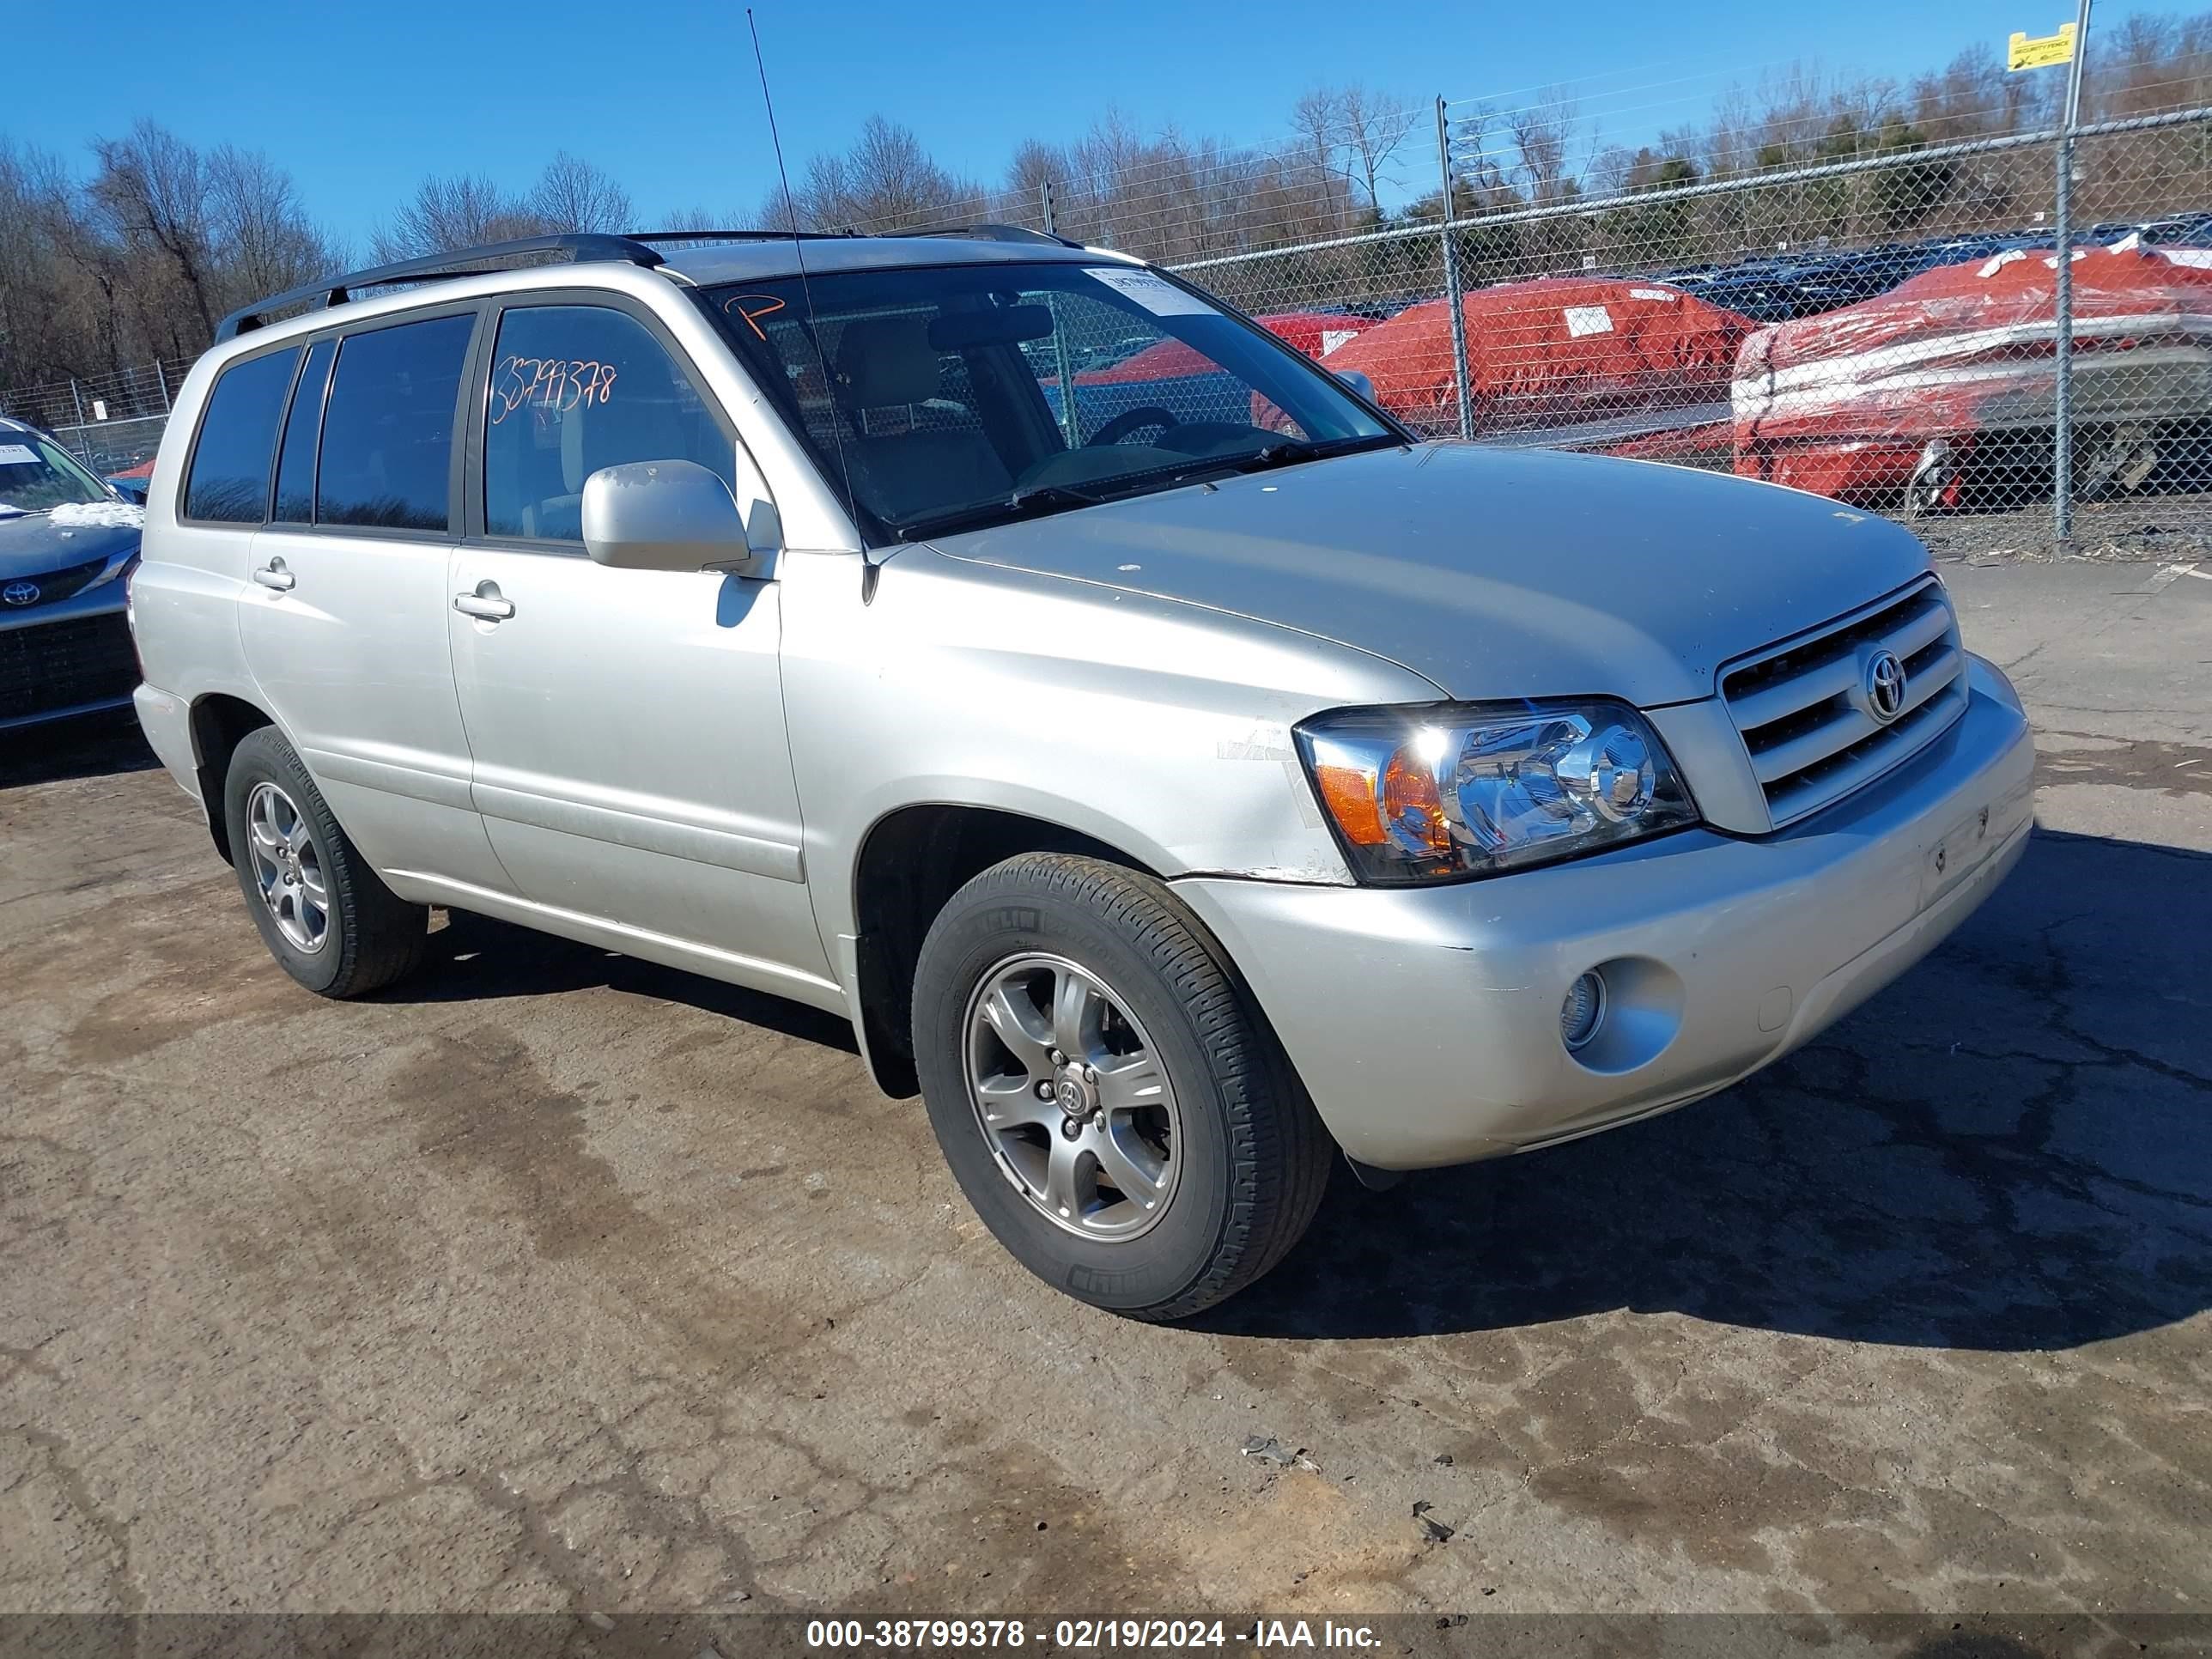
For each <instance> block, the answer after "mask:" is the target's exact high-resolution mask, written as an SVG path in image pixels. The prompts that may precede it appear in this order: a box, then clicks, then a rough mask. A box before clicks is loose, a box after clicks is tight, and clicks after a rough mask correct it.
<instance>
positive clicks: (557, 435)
mask: <svg viewBox="0 0 2212 1659" xmlns="http://www.w3.org/2000/svg"><path fill="white" fill-rule="evenodd" d="M735 455H736V445H735V444H734V443H733V442H732V440H731V439H730V437H729V436H728V435H726V433H724V432H723V430H722V428H721V426H720V423H719V422H717V421H716V420H715V419H714V416H713V414H712V413H710V412H709V410H708V407H707V404H706V402H705V400H704V399H703V398H702V397H701V396H700V393H699V391H698V388H696V386H693V385H692V384H691V381H690V377H688V376H687V375H686V374H684V371H683V370H682V369H681V368H678V367H677V365H676V362H675V360H674V359H673V358H671V356H669V355H668V353H667V351H666V350H665V349H664V348H663V347H662V346H661V343H660V342H659V340H657V339H655V338H654V337H653V334H652V333H651V331H648V330H647V328H646V327H645V326H644V325H642V324H641V323H640V322H639V321H638V320H637V319H635V318H634V317H631V316H629V315H628V314H626V313H623V312H620V311H615V310H611V309H610V308H608V307H604V306H520V307H516V308H515V309H513V310H512V311H509V312H508V313H506V315H505V316H503V317H502V318H501V319H500V325H499V343H498V345H497V346H496V347H495V349H494V350H493V352H492V369H491V392H490V400H489V407H488V408H487V409H486V410H485V414H484V529H485V532H487V533H488V534H490V535H494V536H518V537H523V538H528V539H531V540H533V541H560V542H580V541H581V540H582V539H583V533H584V529H583V517H582V513H583V500H584V495H583V491H584V480H585V479H586V478H588V477H591V476H592V473H594V472H596V471H599V469H600V468H601V467H604V466H621V465H625V464H627V463H629V462H631V461H696V462H698V463H699V465H702V466H703V467H705V468H707V469H708V471H711V472H713V473H714V474H715V476H716V477H720V479H721V480H722V482H723V483H732V472H733V471H734V468H733V465H732V462H733V459H734V458H735Z"/></svg>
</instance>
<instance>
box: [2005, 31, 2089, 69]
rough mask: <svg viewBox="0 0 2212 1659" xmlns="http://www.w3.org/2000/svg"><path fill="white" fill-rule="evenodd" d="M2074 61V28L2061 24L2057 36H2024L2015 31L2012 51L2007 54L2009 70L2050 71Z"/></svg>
mask: <svg viewBox="0 0 2212 1659" xmlns="http://www.w3.org/2000/svg"><path fill="white" fill-rule="evenodd" d="M2073 61H2074V26H2073V24H2071V23H2061V24H2060V25H2059V26H2058V33H2056V34H2023V33H2021V31H2020V30H2018V29H2015V30H2014V31H2013V33H2012V43H2011V47H2010V49H2009V50H2008V52H2006V53H2005V67H2006V68H2007V69H2008V70H2032V69H2049V68H2050V67H2051V65H2052V64H2070V63H2072V62H2073Z"/></svg>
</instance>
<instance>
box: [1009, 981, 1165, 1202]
mask: <svg viewBox="0 0 2212 1659" xmlns="http://www.w3.org/2000/svg"><path fill="white" fill-rule="evenodd" d="M967 1032H968V1056H967V1059H968V1091H969V1100H970V1102H971V1103H972V1104H973V1105H974V1107H975V1120H976V1122H977V1124H978V1126H979V1127H981V1130H982V1132H983V1136H984V1139H985V1140H986V1142H987V1144H988V1145H989V1146H990V1148H991V1151H992V1152H993V1155H994V1157H995V1158H996V1159H997V1161H998V1164H999V1168H1000V1172H1001V1173H1002V1174H1004V1175H1005V1176H1006V1179H1007V1180H1008V1181H1009V1182H1012V1184H1013V1186H1014V1187H1015V1188H1016V1189H1017V1190H1018V1191H1019V1192H1020V1193H1021V1194H1022V1195H1023V1196H1024V1198H1026V1199H1027V1200H1029V1202H1030V1206H1032V1207H1033V1208H1035V1209H1036V1211H1037V1212H1038V1213H1039V1214H1041V1215H1042V1216H1044V1217H1045V1218H1047V1219H1048V1220H1049V1221H1051V1222H1052V1223H1053V1224H1054V1225H1056V1226H1059V1227H1062V1228H1065V1229H1066V1231H1070V1232H1072V1233H1074V1234H1076V1235H1078V1236H1079V1237H1084V1238H1089V1239H1095V1240H1098V1241H1102V1242H1117V1241H1120V1240H1123V1239H1130V1238H1134V1237H1137V1236H1138V1235H1139V1234H1141V1233H1143V1232H1145V1231H1147V1230H1148V1229H1149V1228H1151V1227H1152V1225H1154V1224H1155V1223H1156V1222H1158V1220H1159V1218H1160V1217H1161V1216H1162V1215H1163V1214H1164V1213H1165V1212H1166V1210H1167V1206H1168V1200H1169V1199H1170V1197H1172V1196H1173V1194H1174V1191H1175V1185H1176V1176H1177V1174H1178V1172H1179V1170H1180V1164H1179V1160H1178V1158H1177V1156H1176V1154H1177V1152H1178V1151H1179V1150H1180V1148H1181V1146H1182V1120H1181V1118H1180V1116H1179V1115H1178V1114H1177V1111H1176V1098H1175V1088H1174V1085H1172V1083H1170V1080H1169V1078H1168V1074H1167V1068H1166V1066H1165V1065H1164V1063H1163V1062H1162V1060H1161V1059H1160V1057H1159V1054H1158V1049H1156V1048H1154V1047H1153V1045H1152V1039H1151V1037H1150V1036H1147V1035H1146V1031H1145V1029H1144V1027H1143V1025H1142V1024H1139V1021H1138V1020H1137V1018H1136V1017H1135V1016H1134V1015H1133V1014H1132V1013H1131V1012H1129V1006H1128V1004H1127V1000H1125V999H1123V998H1122V997H1121V995H1120V994H1117V993H1116V992H1115V990H1114V989H1113V988H1112V987H1110V986H1109V985H1108V984H1107V983H1106V981H1104V980H1103V979H1102V978H1100V977H1099V975H1097V974H1095V973H1093V972H1092V971H1091V970H1090V969H1087V968H1085V967H1083V966H1082V965H1080V964H1079V963H1075V962H1072V961H1070V960H1068V959H1067V958H1066V957H1059V956H1052V955H1048V954H1044V953H1036V952H1033V953H1029V954H1025V955H1022V956H1018V957H1009V958H1007V959H1006V961H1004V962H1001V963H999V964H998V965H997V966H996V967H994V968H993V969H991V970H990V971H989V972H988V973H987V974H985V975H983V976H982V978H981V981H979V982H978V984H977V986H976V987H975V994H973V995H972V996H971V997H970V998H969V1004H968V1020H967Z"/></svg>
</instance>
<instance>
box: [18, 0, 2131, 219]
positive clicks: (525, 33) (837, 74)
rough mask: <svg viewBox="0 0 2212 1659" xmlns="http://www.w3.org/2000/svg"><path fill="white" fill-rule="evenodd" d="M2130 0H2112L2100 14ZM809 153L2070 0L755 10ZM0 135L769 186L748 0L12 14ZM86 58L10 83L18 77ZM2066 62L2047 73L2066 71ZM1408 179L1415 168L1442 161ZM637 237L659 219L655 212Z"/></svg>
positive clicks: (723, 206) (901, 1)
mask: <svg viewBox="0 0 2212 1659" xmlns="http://www.w3.org/2000/svg"><path fill="white" fill-rule="evenodd" d="M756 9H757V14H758V16H759V20H760V27H761V35H762V40H763V44H764V45H765V46H766V48H767V52H768V58H769V74H770V76H771V77H772V83H773V86H774V88H775V96H776V103H777V111H778V113H779V115H780V116H781V120H782V126H783V138H784V146H785V150H786V154H787V157H788V158H789V160H790V161H791V163H792V166H793V169H794V171H795V170H796V169H797V168H798V167H799V166H800V165H801V164H802V163H803V162H804V161H805V158H806V156H807V155H810V154H811V153H813V152H815V151H817V150H821V149H832V148H836V147H839V146H841V145H842V143H844V142H845V141H846V140H847V139H848V137H849V136H850V133H851V131H852V130H853V129H854V127H856V126H857V125H859V123H860V119H861V118H863V117H865V116H866V115H868V114H870V113H872V112H881V113H883V114H885V115H888V116H890V117H891V118H895V119H897V120H900V121H903V122H905V123H906V124H907V125H909V126H911V127H912V128H913V129H914V130H915V131H916V132H917V133H919V134H920V135H921V138H922V139H923V141H924V142H925V143H927V145H928V146H929V147H930V149H932V151H933V153H934V154H935V155H936V156H937V157H938V159H939V161H943V162H944V163H945V164H946V165H948V166H950V167H953V168H955V169H956V170H961V171H965V172H967V173H972V174H975V175H978V176H981V177H983V178H986V179H990V178H994V177H995V176H996V175H997V174H998V173H999V172H1000V168H1001V167H1002V165H1003V163H1004V161H1005V160H1006V155H1007V154H1008V152H1009V151H1010V150H1011V149H1012V146H1013V145H1014V144H1015V143H1017V142H1018V141H1019V140H1020V139H1021V138H1023V137H1027V136H1032V135H1034V136H1037V137H1047V138H1052V139H1066V138H1072V137H1075V136H1076V135H1077V134H1078V133H1079V132H1080V131H1082V129H1083V128H1084V127H1085V126H1086V125H1088V124H1089V122H1090V121H1091V118H1093V117H1094V116H1096V115H1097V114H1098V113H1100V112H1102V111H1103V110H1104V109H1106V108H1107V107H1108V106H1109V105H1110V106H1119V107H1120V108H1121V110H1123V111H1124V112H1126V113H1127V115H1128V116H1129V117H1130V118H1132V119H1133V121H1134V122H1135V123H1136V124H1137V125H1139V127H1141V128H1145V129H1147V130H1150V129H1153V128H1157V127H1158V126H1161V125H1165V124H1167V123H1169V122H1175V123H1177V124H1179V125H1181V126H1182V129H1183V130H1184V131H1186V132H1188V133H1192V134H1194V135H1195V134H1206V135H1212V136H1216V137H1223V138H1225V139H1229V140H1231V141H1234V142H1238V143H1249V142H1255V141H1260V140H1265V139H1268V138H1272V137H1277V136H1279V134H1281V133H1282V132H1283V131H1285V130H1286V128H1287V126H1288V124H1289V122H1288V112H1289V109H1290V106H1291V103H1292V101H1293V100H1295V99H1296V98H1297V94H1299V92H1300V91H1301V90H1303V89H1304V88H1306V87H1308V86H1310V85H1311V84H1313V83H1314V82H1317V81H1327V82H1341V81H1345V80H1347V79H1356V80H1360V81H1364V82H1368V83H1369V84H1370V85H1372V86H1375V87H1376V88H1382V89H1384V90H1387V91H1389V92H1390V93H1392V94H1398V95H1401V96H1402V97H1403V98H1404V99H1405V100H1406V101H1407V102H1408V103H1420V102H1426V101H1427V100H1431V99H1433V98H1434V97H1435V96H1436V94H1438V93H1440V92H1441V93H1443V94H1446V95H1447V96H1449V97H1453V98H1476V97H1488V96H1493V95H1500V96H1501V101H1505V102H1510V101H1512V99H1511V97H1510V94H1513V93H1515V92H1516V91H1522V90H1525V89H1527V88H1533V87H1537V86H1541V85H1543V84H1546V83H1547V82H1578V83H1581V84H1582V85H1583V87H1584V88H1585V90H1586V91H1587V92H1588V93H1589V96H1588V97H1587V98H1586V100H1585V105H1584V109H1585V117H1586V118H1588V119H1592V120H1595V121H1596V122H1597V123H1598V124H1599V125H1600V127H1601V132H1600V137H1601V138H1603V139H1606V140H1613V139H1619V140H1622V141H1625V142H1628V143H1635V142H1637V141H1638V140H1639V139H1642V138H1645V137H1650V129H1653V128H1656V126H1657V125H1660V124H1661V123H1662V121H1673V120H1680V119H1682V118H1686V117H1693V116H1694V114H1695V113H1696V112H1697V109H1698V108H1699V106H1701V105H1703V104H1704V103H1706V102H1709V101H1710V99H1711V95H1712V94H1717V93H1718V92H1719V91H1721V90H1723V88H1725V87H1726V85H1727V84H1728V82H1729V79H1730V78H1731V77H1735V78H1741V79H1742V80H1745V81H1753V80H1755V79H1756V78H1757V76H1758V75H1759V71H1760V70H1762V69H1764V68H1767V67H1770V66H1772V67H1779V66H1781V65H1784V64H1789V63H1790V62H1792V61H1800V60H1802V61H1815V62H1818V63H1819V64H1821V65H1822V66H1823V67H1825V68H1827V69H1830V70H1838V71H1843V70H1857V69H1869V70H1876V71H1878V72H1881V73H1886V74H1893V75H1899V76H1904V75H1909V74H1911V73H1912V72H1915V71H1917V70H1923V69H1926V68H1932V67H1935V66H1936V65H1938V64H1942V62H1944V61H1946V60H1948V58H1951V57H1952V56H1953V55H1954V53H1955V52H1958V51H1959V50H1960V48H1962V47H1965V46H1972V45H1975V44H1981V43H1987V44H1991V45H2001V44H2002V41H2003V40H2004V38H2005V36H2006V35H2007V34H2008V33H2009V32H2010V31H2012V30H2014V29H2026V30H2028V31H2029V32H2031V33H2049V32H2051V30H2052V29H2054V28H2055V27H2056V26H2057V24H2058V23H2059V22H2060V21H2063V20H2066V19H2070V18H2071V17H2072V15H2073V5H2072V3H2071V0H1933V3H1930V0H1850V3H1849V4H1840V3H1838V4H1792V3H1789V0H1759V3H1747V0H1699V3H1696V4H1694V5H1691V6H1680V5H1674V6H1668V5H1655V4H1653V3H1650V0H1574V3H1571V4H1567V5H1562V6H1547V5H1536V4H1529V3H1525V0H1524V3H1513V4H1501V3H1496V0H1444V3H1440V4H1431V5H1429V6H1425V7H1406V6H1397V7H1391V8H1389V9H1388V10H1387V11H1386V10H1384V9H1380V8H1372V7H1354V6H1350V5H1347V4H1345V3H1342V0H1337V3H1333V4H1322V3H1319V0H1274V3H1270V4H1267V5H1265V6H1258V5H1247V4H1213V5H1206V4H1203V3H1196V0H1174V3H1167V0H1119V3H1105V4H1100V3H1089V4H1071V3H1066V0H1060V3H1047V4H1042V5H1040V4H1037V3H1034V0H1030V3H1021V4H1015V3H1006V0H951V3H934V4H927V3H915V0H836V3H791V0H759V3H757V8H756ZM2167 9H2172V8H2168V7H2159V6H2151V7H2134V6H2130V5H2127V4H2124V3H2116V0H2106V4H2105V5H2104V6H2102V7H2100V9H2099V10H2098V14H2097V23H2098V26H2099V27H2100V29H2101V28H2103V27H2109V26H2110V25H2111V24H2112V23H2114V22H2117V21H2118V20H2119V19H2120V18H2122V17H2124V16H2125V15H2128V14H2129V13H2130V11H2135V10H2148V11H2163V10H2167ZM6 33H7V39H8V43H9V58H10V59H11V64H10V72H9V74H8V75H7V76H6V78H5V84H6V88H7V95H6V98H5V100H4V101H0V134H4V135H5V136H7V137H12V138H14V139H15V140H16V141H18V142H27V143H35V144H39V145H42V146H45V147H47V148H51V149H59V150H62V151H63V152H64V153H65V154H66V155H69V156H70V159H71V160H72V161H76V163H77V164H79V165H80V166H82V165H83V156H84V148H83V147H84V141H85V140H86V139H87V138H88V137H90V136H92V135H93V134H94V133H112V132H118V131H122V130H123V129H125V128H126V127H128V126H129V125H130V124H131V122H132V121H133V120H134V119H137V118H139V117H141V116H151V117H152V118H155V119H156V120H158V121H161V122H162V123H163V124H165V125H167V126H169V127H171V128H173V130H175V131H177V132H179V133H180V134H182V135H183V136H184V137H186V138H189V139H191V140H192V141H193V142H195V143H203V144H214V143H222V142H226V141H228V142H231V143H240V144H243V145H246V146H247V147H249V148H258V149H264V150H266V151H267V152H268V153H269V154H270V156H271V157H272V158H273V159H275V160H276V161H278V162H279V163H280V164H282V165H283V167H287V168H289V170H290V171H291V173H292V174H293V176H294V177H295V179H297V180H298V182H299V185H300V186H301V191H302V194H303V195H304V196H305V197H306V199H307V204H308V205H309V207H310V209H311V210H312V211H313V213H314V214H315V215H316V216H317V217H318V218H319V219H320V220H322V221H323V222H325V223H326V224H328V225H329V226H330V227H331V228H333V229H334V230H337V232H339V233H340V234H343V235H347V236H349V237H351V238H353V239H354V240H356V242H357V243H358V242H360V241H362V240H365V239H366V235H367V233H368V229H369V228H370V226H371V225H372V224H374V222H376V221H377V220H378V219H380V217H381V216H383V215H384V214H385V213H386V211H387V210H388V209H389V207H390V205H391V204H393V203H395V202H396V201H397V200H398V199H399V198H400V197H404V195H406V194H407V193H408V192H409V191H410V190H411V189H412V188H413V186H414V185H415V183H416V180H417V179H420V178H421V177H422V174H424V173H428V172H460V171H469V172H483V173H489V174H490V175H491V176H492V177H493V178H495V179H497V180H499V181H500V182H501V183H502V184H504V185H508V186H510V187H516V188H520V187H522V186H525V185H527V184H528V183H529V182H530V181H531V179H533V178H534V177H535V176H536V173H537V172H538V168H539V167H541V166H543V164H544V161H546V160H547V159H548V158H550V156H551V155H552V154H553V153H554V152H555V151H556V150H557V149H568V150H570V151H572V152H574V154H577V155H582V156H586V157H587V158H589V159H591V160H592V161H597V162H599V164H600V165H601V166H603V167H606V168H608V169H609V170H610V171H611V172H612V173H614V174H615V175H616V176H617V178H618V179H620V180H621V181H622V182H623V185H624V186H625V187H626V188H627V189H628V190H629V192H630V194H631V196H632V197H633V198H634V199H635V202H636V204H637V206H638V209H639V210H640V213H641V216H643V217H645V218H647V219H658V218H659V217H661V216H664V215H665V214H666V213H667V212H669V211H671V210H676V209H679V208H683V207H687V206H690V205H694V204H696V205H700V206H704V207H708V208H710V209H714V210H717V211H720V210H733V211H738V212H740V213H742V214H744V216H747V217H750V214H751V210H753V209H754V208H755V207H756V206H757V204H759V203H760V202H761V200H762V199H763V197H764V196H765V195H766V194H767V191H768V189H769V185H771V184H772V183H773V182H774V178H775V173H774V161H773V159H772V157H771V156H770V155H769V149H768V144H767V142H766V140H767V131H766V127H765V125H764V124H763V120H762V118H761V108H760V94H759V89H758V86H757V82H756V81H755V78H754V72H753V63H752V52H751V47H750V44H749V42H748V40H747V38H746V33H745V14H744V6H743V5H742V4H720V5H715V6H713V7H703V6H700V7H694V6H686V5H671V4H663V3H653V0H623V3H610V0H589V3H585V0H533V3H532V4H530V5H528V6H517V5H508V4H484V3H471V0H442V3H435V4H432V3H422V0H370V3H367V4H361V5H344V6H337V7H320V6H315V5H301V4H299V3H297V0H293V3H289V4H285V5H282V6H277V5H265V6H264V5H249V4H243V3H231V4H222V3H219V0H218V3H206V0H203V3H200V4H192V5H179V4H175V3H170V0H158V3H146V0H139V3H137V4H135V5H133V6H130V7H126V8H122V9H117V8H112V7H111V8H108V9H104V10H101V11H100V12H98V13H97V14H96V15H95V14H92V13H88V12H86V11H84V10H83V9H80V8H76V7H72V6H68V5H54V4H40V5H32V6H28V7H18V8H15V9H13V10H12V11H11V12H10V13H9V22H8V27H7V31H6ZM64 64H68V65H71V66H73V67H72V68H71V69H70V71H69V72H66V73H62V72H54V73H47V72H43V71H40V72H34V73H31V74H22V73H20V72H16V71H20V70H21V69H22V68H24V67H26V66H38V65H50V66H54V67H55V68H56V69H57V70H58V68H59V66H61V65H64ZM2057 72H2058V71H2055V70H2046V71H2041V73H2044V74H2056V73H2057ZM1418 183H1419V185H1421V186H1423V187H1425V186H1426V185H1427V183H1428V179H1427V175H1426V172H1425V168H1424V169H1422V170H1420V172H1419V179H1418ZM639 228H643V227H639Z"/></svg>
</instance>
